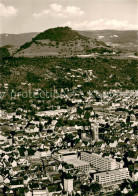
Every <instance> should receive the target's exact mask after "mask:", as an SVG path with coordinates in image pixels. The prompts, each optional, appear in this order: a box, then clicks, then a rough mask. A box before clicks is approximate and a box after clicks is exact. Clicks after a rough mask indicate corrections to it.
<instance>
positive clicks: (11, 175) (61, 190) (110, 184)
mask: <svg viewBox="0 0 138 196" xmlns="http://www.w3.org/2000/svg"><path fill="white" fill-rule="evenodd" d="M4 85H5V89H7V88H8V84H4ZM64 90H65V91H64ZM40 92H41V91H40V89H36V90H35V95H38V94H39V93H40ZM54 92H55V93H53V94H52V96H55V95H56V96H55V97H51V98H52V99H53V98H54V102H55V103H56V102H57V100H58V105H53V107H51V108H50V107H49V108H45V109H43V110H42V107H41V102H42V105H43V100H41V99H38V100H37V101H36V100H35V103H33V101H32V102H31V101H30V107H31V108H32V111H31V110H29V109H28V110H27V109H24V108H22V106H20V107H19V108H16V110H15V111H14V112H8V111H6V110H4V109H2V110H1V113H0V115H1V116H0V119H1V120H0V130H1V131H0V157H1V160H0V168H1V169H0V195H2V193H3V192H4V193H6V195H11V196H12V195H25V196H32V195H33V196H57V195H75V196H79V195H115V194H116V195H131V194H133V195H134V194H135V193H136V192H137V181H138V152H137V145H138V143H137V129H138V106H137V96H138V91H137V90H124V91H121V90H109V91H103V92H100V91H98V90H94V91H90V90H89V91H88V92H87V93H84V92H83V91H80V90H79V86H78V87H76V89H74V91H72V92H71V91H70V89H61V91H60V93H57V90H56V89H54ZM20 96H21V94H20ZM18 98H19V97H18V96H15V97H14V96H13V97H12V101H11V105H13V104H12V102H13V103H14V101H15V100H16V99H17V100H18ZM65 100H66V103H68V104H66V103H65ZM36 102H37V103H36ZM59 103H60V104H59ZM38 105H39V106H38ZM33 108H34V111H35V112H33Z"/></svg>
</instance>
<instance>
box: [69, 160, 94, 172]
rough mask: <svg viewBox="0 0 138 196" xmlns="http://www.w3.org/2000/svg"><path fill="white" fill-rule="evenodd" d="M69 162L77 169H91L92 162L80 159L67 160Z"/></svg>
mask: <svg viewBox="0 0 138 196" xmlns="http://www.w3.org/2000/svg"><path fill="white" fill-rule="evenodd" d="M66 163H67V164H70V165H73V166H74V168H75V169H78V170H82V171H87V170H89V169H90V164H89V163H87V162H85V161H82V160H80V159H70V160H66Z"/></svg>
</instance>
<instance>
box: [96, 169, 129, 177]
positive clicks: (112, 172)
mask: <svg viewBox="0 0 138 196" xmlns="http://www.w3.org/2000/svg"><path fill="white" fill-rule="evenodd" d="M124 171H128V168H122V169H117V170H112V171H108V172H101V173H96V175H98V176H106V175H108V174H109V175H111V174H118V173H120V172H124Z"/></svg>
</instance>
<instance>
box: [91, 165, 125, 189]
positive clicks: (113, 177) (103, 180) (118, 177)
mask: <svg viewBox="0 0 138 196" xmlns="http://www.w3.org/2000/svg"><path fill="white" fill-rule="evenodd" d="M128 178H129V171H128V168H122V169H118V170H113V171H108V172H102V173H96V174H94V180H95V181H96V182H98V183H99V184H102V186H111V185H114V184H120V183H122V181H123V180H125V179H128Z"/></svg>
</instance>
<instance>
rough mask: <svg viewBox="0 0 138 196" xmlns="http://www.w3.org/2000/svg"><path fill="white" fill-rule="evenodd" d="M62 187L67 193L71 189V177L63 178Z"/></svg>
mask: <svg viewBox="0 0 138 196" xmlns="http://www.w3.org/2000/svg"><path fill="white" fill-rule="evenodd" d="M64 189H65V191H67V192H69V193H71V192H72V191H73V179H64Z"/></svg>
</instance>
